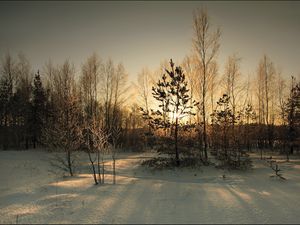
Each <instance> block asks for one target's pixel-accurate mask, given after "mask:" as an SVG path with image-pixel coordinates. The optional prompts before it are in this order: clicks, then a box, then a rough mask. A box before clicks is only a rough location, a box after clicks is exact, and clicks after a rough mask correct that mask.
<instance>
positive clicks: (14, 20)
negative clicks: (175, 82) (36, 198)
mask: <svg viewBox="0 0 300 225" xmlns="http://www.w3.org/2000/svg"><path fill="white" fill-rule="evenodd" d="M201 7H206V9H207V11H208V15H209V17H210V22H211V24H212V29H216V28H217V27H219V28H220V29H221V32H222V35H221V40H220V43H221V47H220V51H219V54H218V63H219V69H220V71H219V72H220V73H221V74H222V73H223V71H224V64H225V62H226V59H227V58H228V56H229V55H232V54H234V53H236V54H238V55H239V56H240V57H241V59H242V60H241V71H242V73H243V74H244V75H250V76H254V75H255V73H256V69H257V65H258V62H259V60H260V59H261V58H262V57H263V54H267V55H268V56H269V57H270V58H271V60H272V61H273V62H274V63H275V66H276V68H277V69H280V71H281V72H282V74H283V75H284V76H285V77H287V78H288V77H290V76H291V75H294V76H298V75H299V74H300V60H299V56H300V45H299V43H300V42H299V40H300V39H299V37H300V1H274V2H272V1H263V2H260V1H249V2H248V1H232V2H231V1H211V2H206V1H174V2H172V1H165V2H162V1H152V2H148V1H147V2H146V1H128V2H125V1H119V2H117V1H114V2H112V1H110V2H105V1H91V2H88V1H82V2H81V1H74V2H72V1H66V2H63V1H49V2H47V1H33V2H29V1H16V2H13V1H9V2H5V1H1V2H0V27H1V28H0V56H1V57H2V56H3V55H4V54H5V53H7V52H10V53H11V54H12V55H17V54H18V53H19V52H22V53H24V54H25V55H26V56H27V57H28V59H29V60H30V62H31V64H32V65H33V68H34V70H37V69H41V68H42V67H43V65H44V64H45V62H47V61H48V60H49V59H51V60H52V62H53V63H55V64H61V63H63V62H64V60H65V59H69V60H70V61H71V62H73V63H74V64H75V66H76V70H77V72H78V73H79V72H80V67H81V65H82V63H83V62H84V61H85V60H86V59H87V57H88V56H90V55H91V54H92V53H94V52H95V53H97V54H98V55H99V56H100V57H101V58H102V59H104V60H106V59H108V58H109V57H110V58H112V59H113V60H114V62H116V63H117V62H122V63H123V64H124V66H125V68H126V70H127V72H128V73H129V76H130V78H131V80H134V79H135V78H136V76H137V74H138V72H139V71H141V69H142V68H143V67H145V66H147V67H148V68H150V69H152V70H154V69H157V68H158V67H159V64H160V62H161V61H162V60H164V59H170V58H173V60H174V61H175V62H180V61H181V60H182V59H183V58H184V56H185V55H187V54H189V53H191V51H192V37H193V28H192V19H193V11H194V10H195V9H197V8H201Z"/></svg>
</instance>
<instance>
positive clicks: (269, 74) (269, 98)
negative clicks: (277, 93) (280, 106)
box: [257, 55, 275, 158]
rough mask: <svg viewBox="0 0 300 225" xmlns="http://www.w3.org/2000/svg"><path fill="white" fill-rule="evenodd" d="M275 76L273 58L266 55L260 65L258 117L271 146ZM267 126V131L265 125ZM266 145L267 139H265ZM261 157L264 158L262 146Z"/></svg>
mask: <svg viewBox="0 0 300 225" xmlns="http://www.w3.org/2000/svg"><path fill="white" fill-rule="evenodd" d="M274 77H275V68H274V65H273V63H272V62H271V60H270V59H269V58H268V57H267V56H266V55H264V57H263V59H262V60H261V61H260V63H259V66H258V80H257V82H258V85H257V87H258V119H259V126H260V134H261V136H262V137H263V134H264V133H265V134H266V136H267V137H266V140H267V143H268V146H269V147H271V148H272V147H273V137H272V136H273V127H274V112H273V111H274V110H272V108H274ZM264 126H266V131H264V130H263V127H264ZM263 142H264V145H263V146H265V140H263ZM262 144H263V143H260V148H261V158H262V148H263V146H262Z"/></svg>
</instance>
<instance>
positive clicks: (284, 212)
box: [0, 150, 300, 224]
mask: <svg viewBox="0 0 300 225" xmlns="http://www.w3.org/2000/svg"><path fill="white" fill-rule="evenodd" d="M50 155H51V153H48V152H44V151H34V150H30V151H1V152H0V178H1V183H0V223H298V224H299V223H300V217H299V208H300V161H299V160H295V159H294V160H291V162H289V163H287V162H284V161H282V162H280V163H279V166H280V168H281V169H282V170H283V176H284V177H285V178H287V180H281V179H278V178H271V177H270V175H271V174H273V171H272V170H271V169H270V167H268V164H267V163H266V162H265V161H261V160H259V159H254V168H253V169H252V170H250V171H246V172H245V171H229V172H228V171H225V175H226V178H225V179H223V176H222V175H223V171H222V170H220V169H215V168H214V167H212V166H210V167H201V168H200V169H189V168H186V169H173V170H162V171H159V170H155V171H154V170H151V169H148V168H145V167H142V166H140V162H141V160H143V159H145V158H147V157H150V156H151V154H150V153H130V154H129V153H128V154H125V153H122V154H121V155H118V160H117V184H116V185H112V184H111V183H112V182H111V177H110V175H107V176H106V180H105V182H106V184H105V185H102V186H101V185H98V186H96V185H94V184H93V179H92V176H91V174H90V173H89V171H88V170H82V171H81V172H80V173H79V174H78V175H77V176H75V177H73V178H70V177H65V178H63V177H61V176H56V175H54V174H53V173H51V172H49V169H50V168H49V167H50V166H49V160H48V159H49V156H50ZM82 156H83V158H84V159H86V156H85V154H84V153H82ZM87 162H88V161H86V162H85V163H87ZM106 169H107V170H109V171H110V170H111V168H110V167H109V162H108V164H107V168H106Z"/></svg>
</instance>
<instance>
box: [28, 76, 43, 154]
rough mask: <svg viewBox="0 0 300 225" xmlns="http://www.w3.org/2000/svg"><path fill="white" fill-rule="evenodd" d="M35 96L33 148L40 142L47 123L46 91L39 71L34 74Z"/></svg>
mask: <svg viewBox="0 0 300 225" xmlns="http://www.w3.org/2000/svg"><path fill="white" fill-rule="evenodd" d="M32 94H33V98H32V114H31V121H30V122H31V131H32V142H33V148H35V147H36V144H37V143H39V142H40V138H41V131H42V128H43V125H44V123H45V117H46V103H47V98H46V93H45V90H44V87H43V84H42V81H41V76H40V73H39V71H38V72H37V74H35V76H34V81H33V91H32Z"/></svg>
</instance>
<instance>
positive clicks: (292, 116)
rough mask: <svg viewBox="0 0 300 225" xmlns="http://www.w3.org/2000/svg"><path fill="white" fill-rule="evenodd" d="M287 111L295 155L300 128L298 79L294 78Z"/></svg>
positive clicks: (299, 83)
mask: <svg viewBox="0 0 300 225" xmlns="http://www.w3.org/2000/svg"><path fill="white" fill-rule="evenodd" d="M286 111H287V121H288V140H289V145H290V153H291V154H293V152H294V145H295V142H296V141H297V137H298V136H299V135H298V134H299V126H300V82H298V83H296V79H295V78H294V77H292V87H291V90H290V95H289V98H288V100H287V105H286ZM298 141H299V140H298ZM287 157H288V156H287Z"/></svg>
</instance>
